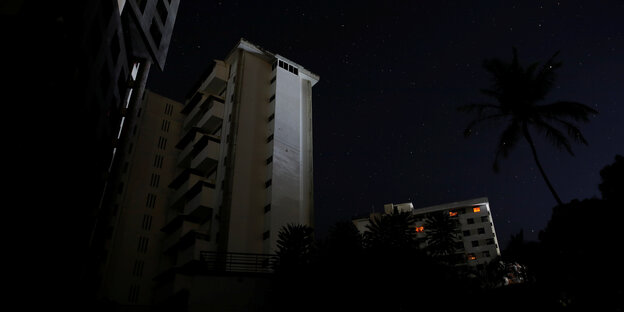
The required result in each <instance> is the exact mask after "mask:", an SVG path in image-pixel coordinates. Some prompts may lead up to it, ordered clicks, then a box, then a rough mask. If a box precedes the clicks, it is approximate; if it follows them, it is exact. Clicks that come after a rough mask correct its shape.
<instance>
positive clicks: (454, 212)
mask: <svg viewBox="0 0 624 312" xmlns="http://www.w3.org/2000/svg"><path fill="white" fill-rule="evenodd" d="M456 215H457V211H449V216H451V217H454V216H456Z"/></svg>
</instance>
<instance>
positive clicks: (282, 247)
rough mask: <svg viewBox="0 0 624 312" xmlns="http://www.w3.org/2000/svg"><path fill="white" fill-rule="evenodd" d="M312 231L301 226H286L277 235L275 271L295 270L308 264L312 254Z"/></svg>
mask: <svg viewBox="0 0 624 312" xmlns="http://www.w3.org/2000/svg"><path fill="white" fill-rule="evenodd" d="M313 234H314V229H313V228H311V227H309V226H307V225H301V224H287V225H285V226H283V227H282V228H281V229H280V231H279V233H278V234H277V252H276V254H277V258H278V264H277V269H279V270H285V271H289V270H297V269H302V268H304V267H305V266H306V265H308V264H310V262H311V259H312V256H313V253H314V236H313Z"/></svg>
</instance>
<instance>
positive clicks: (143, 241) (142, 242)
mask: <svg viewBox="0 0 624 312" xmlns="http://www.w3.org/2000/svg"><path fill="white" fill-rule="evenodd" d="M148 244H149V238H147V237H144V236H139V243H138V245H137V251H138V252H141V253H145V252H147V245H148Z"/></svg>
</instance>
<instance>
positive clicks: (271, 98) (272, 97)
mask: <svg viewBox="0 0 624 312" xmlns="http://www.w3.org/2000/svg"><path fill="white" fill-rule="evenodd" d="M273 100H275V94H273V95H271V97H270V98H269V102H271V101H273Z"/></svg>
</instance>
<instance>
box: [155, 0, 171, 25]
mask: <svg viewBox="0 0 624 312" xmlns="http://www.w3.org/2000/svg"><path fill="white" fill-rule="evenodd" d="M156 10H157V11H158V16H160V21H161V22H162V24H163V25H165V24H167V23H166V22H167V14H168V13H169V12H167V6H166V5H165V2H164V1H162V0H160V1H158V4H157V5H156Z"/></svg>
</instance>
